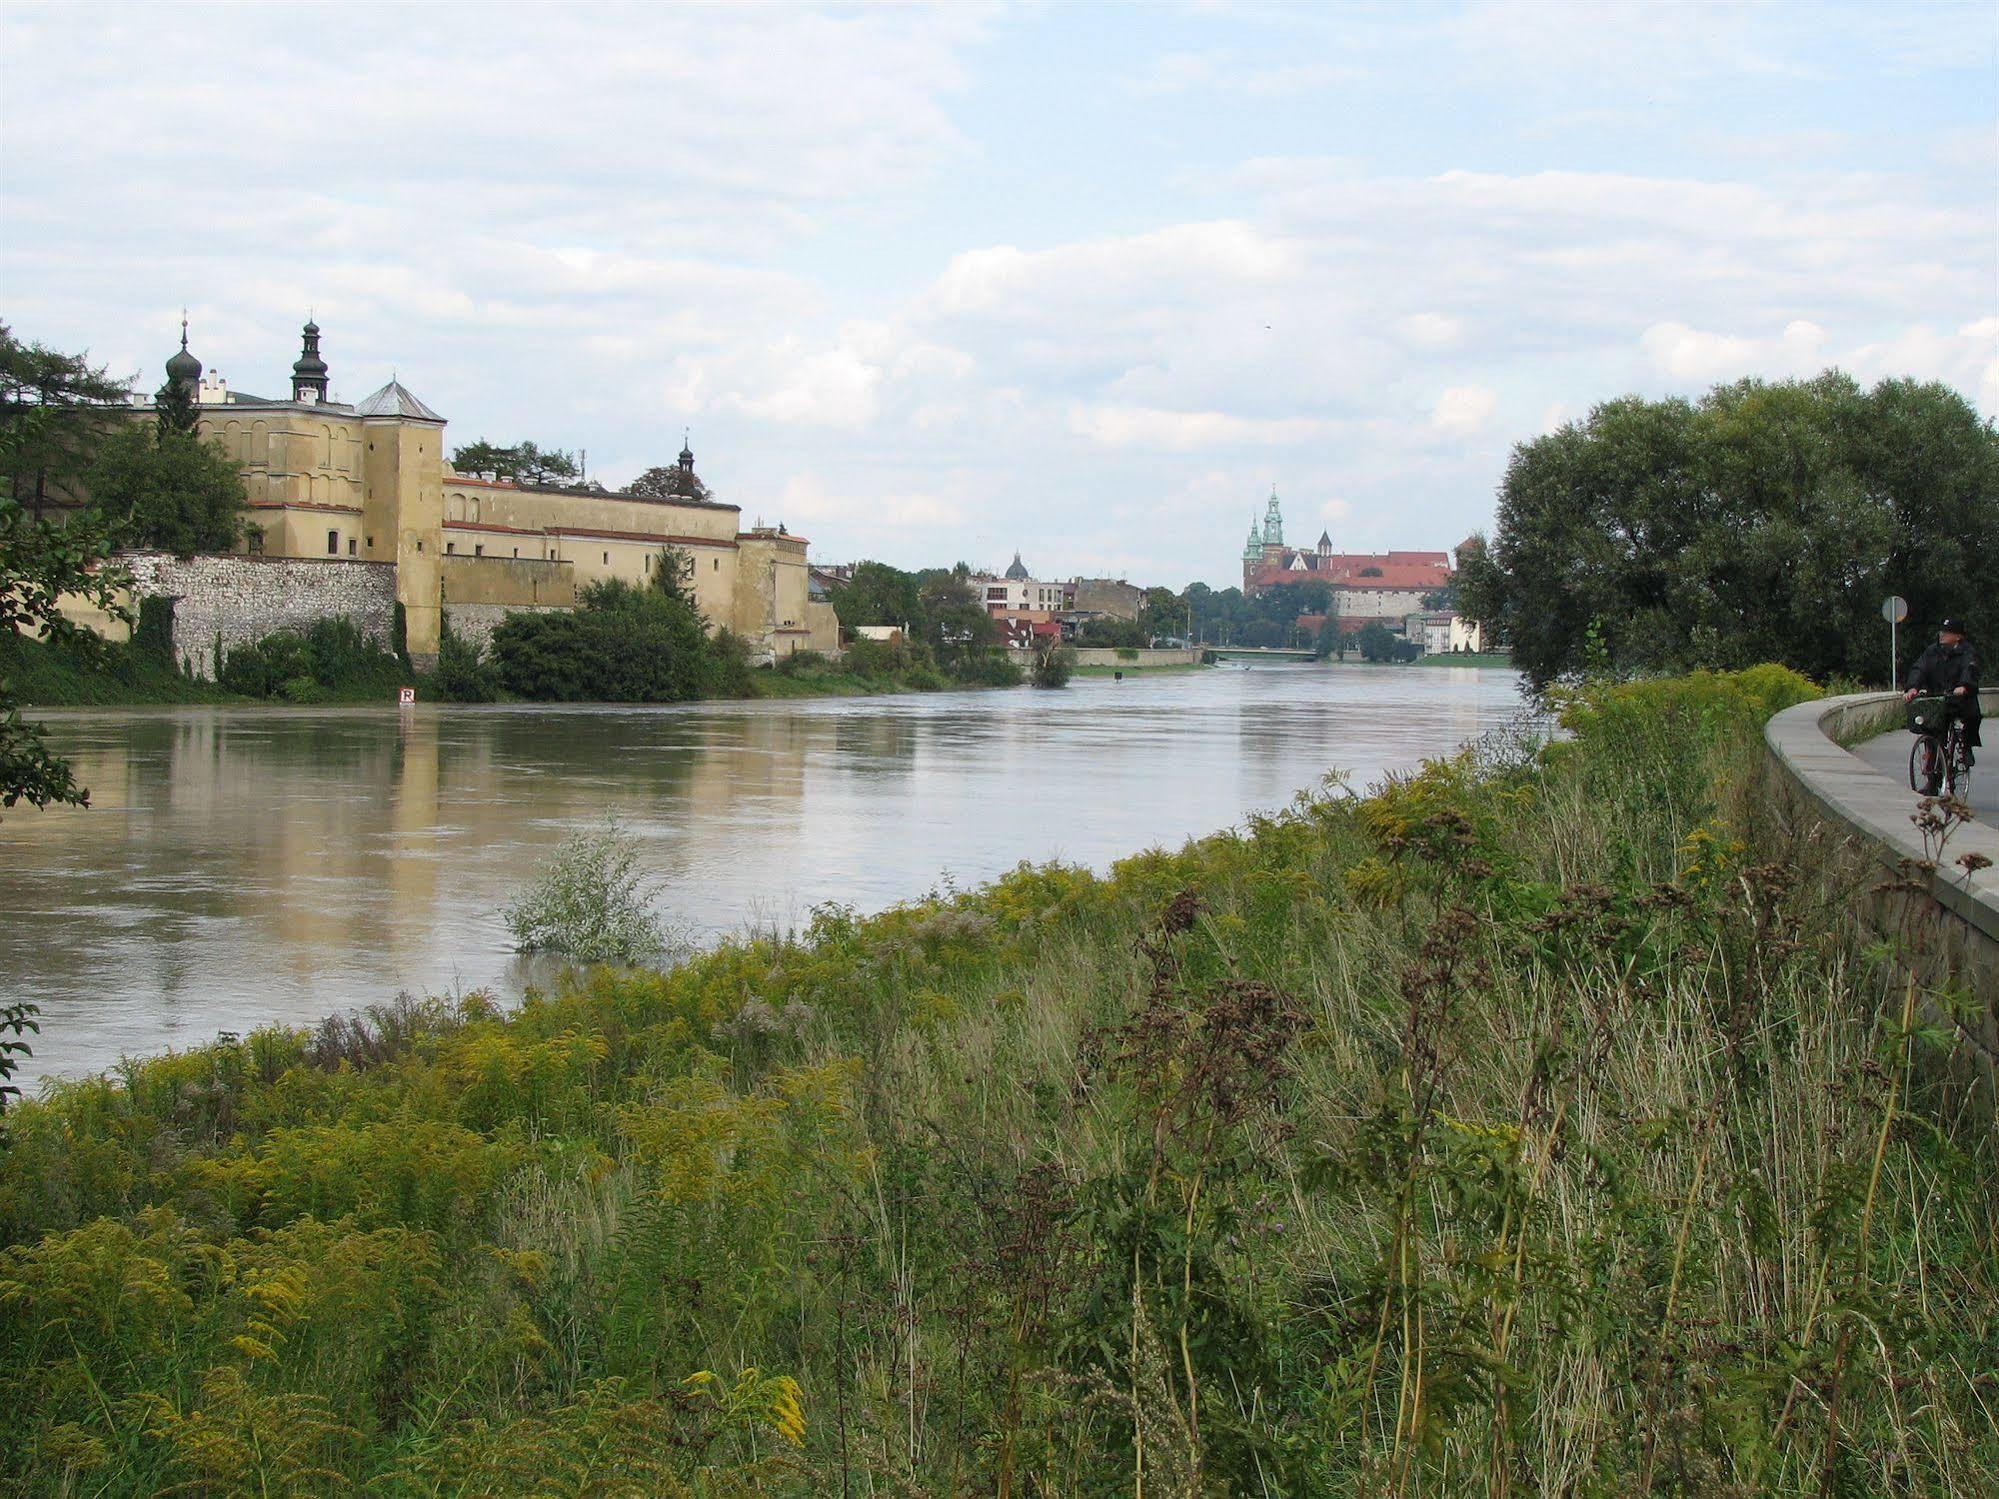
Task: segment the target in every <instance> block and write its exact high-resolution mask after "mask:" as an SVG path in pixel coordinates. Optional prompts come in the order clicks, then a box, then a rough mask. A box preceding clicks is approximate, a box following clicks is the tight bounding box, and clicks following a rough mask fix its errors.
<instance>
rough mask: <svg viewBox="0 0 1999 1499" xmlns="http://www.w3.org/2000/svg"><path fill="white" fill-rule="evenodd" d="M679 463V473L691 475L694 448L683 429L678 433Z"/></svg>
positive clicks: (685, 430)
mask: <svg viewBox="0 0 1999 1499" xmlns="http://www.w3.org/2000/svg"><path fill="white" fill-rule="evenodd" d="M679 462H680V471H681V472H682V473H683V474H691V473H693V472H694V447H693V443H692V439H691V438H690V437H689V436H688V433H687V429H686V428H684V427H683V428H682V429H681V432H680V459H679Z"/></svg>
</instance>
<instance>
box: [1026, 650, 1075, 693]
mask: <svg viewBox="0 0 1999 1499" xmlns="http://www.w3.org/2000/svg"><path fill="white" fill-rule="evenodd" d="M1075 673H1076V648H1075V647H1074V646H1072V645H1049V646H1045V647H1043V648H1042V649H1041V650H1040V651H1038V652H1037V653H1036V655H1035V657H1034V685H1035V686H1036V687H1066V686H1068V685H1069V678H1070V677H1072V676H1074V675H1075Z"/></svg>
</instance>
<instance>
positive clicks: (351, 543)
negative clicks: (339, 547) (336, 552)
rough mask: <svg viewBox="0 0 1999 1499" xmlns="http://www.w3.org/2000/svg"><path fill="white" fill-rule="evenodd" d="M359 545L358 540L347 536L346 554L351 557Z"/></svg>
mask: <svg viewBox="0 0 1999 1499" xmlns="http://www.w3.org/2000/svg"><path fill="white" fill-rule="evenodd" d="M359 545H360V543H359V542H357V541H355V539H354V538H353V537H351V536H350V537H348V538H347V555H348V556H350V557H352V556H353V555H354V553H355V551H356V550H357V548H358V547H359Z"/></svg>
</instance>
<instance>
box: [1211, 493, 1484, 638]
mask: <svg viewBox="0 0 1999 1499" xmlns="http://www.w3.org/2000/svg"><path fill="white" fill-rule="evenodd" d="M1460 547H1461V548H1462V543H1461V544H1460ZM1451 571H1452V559H1451V554H1450V553H1449V552H1335V551H1334V550H1333V538H1332V536H1331V535H1330V534H1329V533H1327V532H1325V531H1321V532H1320V533H1319V541H1318V545H1317V546H1315V547H1313V548H1312V549H1311V550H1310V551H1306V550H1304V549H1302V548H1296V547H1288V546H1286V545H1285V544H1284V511H1283V509H1282V507H1281V506H1280V505H1279V504H1278V502H1277V491H1276V490H1275V489H1272V490H1271V491H1270V502H1269V504H1267V505H1266V506H1265V507H1264V510H1263V518H1262V519H1261V520H1258V519H1256V518H1255V517H1254V516H1252V518H1251V520H1250V523H1249V540H1248V541H1246V542H1245V543H1244V544H1243V549H1242V591H1243V592H1244V593H1245V594H1248V595H1249V596H1251V597H1255V596H1256V595H1257V594H1259V593H1262V592H1264V591H1265V590H1266V589H1270V588H1277V587H1281V586H1282V585H1284V584H1286V583H1311V582H1319V583H1326V584H1330V585H1331V587H1332V595H1333V596H1332V599H1331V601H1330V603H1329V604H1328V606H1327V612H1328V613H1329V614H1332V615H1336V616H1338V617H1339V618H1340V619H1341V620H1342V621H1344V622H1347V623H1349V624H1353V625H1360V624H1365V623H1366V622H1368V621H1370V620H1377V619H1378V620H1400V619H1402V618H1403V617H1404V616H1406V615H1408V614H1412V613H1415V612H1417V611H1418V610H1421V609H1423V608H1424V607H1425V605H1424V602H1423V601H1424V599H1425V598H1426V597H1428V596H1429V595H1432V594H1436V593H1440V592H1442V591H1443V590H1445V589H1447V588H1449V587H1450V584H1451Z"/></svg>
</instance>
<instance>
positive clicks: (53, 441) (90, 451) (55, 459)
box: [0, 323, 131, 520]
mask: <svg viewBox="0 0 1999 1499" xmlns="http://www.w3.org/2000/svg"><path fill="white" fill-rule="evenodd" d="M130 391H131V382H130V381H129V380H126V381H119V380H114V379H112V378H111V377H110V376H109V375H107V374H106V373H105V372H104V371H103V370H102V369H96V368H93V367H92V366H91V365H90V363H89V361H88V360H87V359H85V358H84V357H83V356H82V355H80V354H61V353H57V352H56V351H55V350H53V349H46V348H44V347H42V345H40V344H37V343H22V342H21V341H20V340H19V339H17V338H15V337H14V335H13V332H12V331H11V330H10V329H9V328H8V327H7V326H6V325H5V324H4V323H0V452H4V453H5V455H6V456H5V460H4V466H0V492H4V493H6V494H7V495H9V496H11V497H12V498H13V499H15V500H17V501H18V502H19V503H20V504H21V505H22V506H23V507H25V508H26V509H27V510H28V512H29V513H30V515H31V516H32V517H33V518H34V519H35V520H40V519H41V518H42V515H43V512H44V510H45V508H46V507H47V506H48V505H49V504H50V503H52V502H54V503H67V502H68V501H69V500H70V498H71V494H72V491H73V489H74V487H75V486H76V485H77V484H78V483H79V482H80V481H81V479H82V477H83V473H84V470H85V469H87V468H88V467H89V466H90V461H91V458H92V457H93V456H94V455H95V453H96V451H97V446H98V444H99V443H100V442H102V441H103V439H104V436H105V434H106V433H107V432H108V431H110V430H111V428H112V426H113V425H115V424H116V423H117V422H119V421H120V420H122V419H123V408H124V405H125V401H126V397H127V396H128V395H129V394H130Z"/></svg>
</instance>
